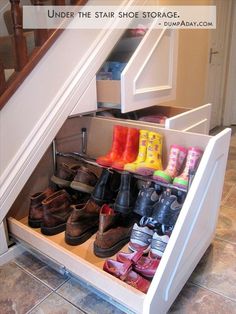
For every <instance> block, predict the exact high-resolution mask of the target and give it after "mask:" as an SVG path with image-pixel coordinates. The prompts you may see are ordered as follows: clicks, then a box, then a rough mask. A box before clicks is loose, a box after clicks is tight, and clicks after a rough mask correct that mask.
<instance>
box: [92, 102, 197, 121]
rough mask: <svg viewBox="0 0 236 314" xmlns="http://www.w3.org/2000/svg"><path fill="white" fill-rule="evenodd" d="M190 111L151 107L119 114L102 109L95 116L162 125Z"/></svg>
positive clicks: (119, 112) (178, 108)
mask: <svg viewBox="0 0 236 314" xmlns="http://www.w3.org/2000/svg"><path fill="white" fill-rule="evenodd" d="M189 110H191V109H189V108H183V107H170V106H161V105H159V106H152V107H148V108H145V109H140V110H134V111H131V112H127V113H121V111H120V110H119V109H109V108H104V109H103V110H102V108H101V109H100V111H98V112H97V114H96V115H97V116H102V117H104V118H108V119H112V118H115V119H127V120H135V121H140V122H144V123H146V122H151V123H155V124H160V125H164V124H165V120H166V119H168V118H172V117H174V116H176V115H179V114H181V113H184V112H187V111H189Z"/></svg>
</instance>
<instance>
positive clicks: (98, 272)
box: [8, 117, 231, 314]
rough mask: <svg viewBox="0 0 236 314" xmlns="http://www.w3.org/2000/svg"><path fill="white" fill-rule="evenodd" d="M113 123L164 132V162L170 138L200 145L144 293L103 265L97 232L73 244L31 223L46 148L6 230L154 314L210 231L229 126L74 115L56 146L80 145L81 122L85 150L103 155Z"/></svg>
mask: <svg viewBox="0 0 236 314" xmlns="http://www.w3.org/2000/svg"><path fill="white" fill-rule="evenodd" d="M117 124H119V125H122V126H126V127H128V128H137V129H145V130H148V131H154V132H158V133H160V134H162V135H163V163H164V166H166V163H167V160H168V155H167V154H168V151H169V149H170V146H171V145H173V144H178V145H182V146H185V147H190V146H198V147H200V148H201V149H202V150H203V151H204V153H203V155H202V158H201V161H200V164H199V166H198V170H197V172H196V174H195V177H194V179H193V181H192V184H191V186H190V189H189V191H188V193H187V196H186V199H185V201H184V204H183V207H182V209H181V211H180V214H179V217H178V220H177V222H176V224H175V227H174V229H173V232H172V234H171V236H170V240H169V242H168V244H167V247H166V249H165V251H164V254H163V256H162V258H161V260H160V264H159V266H158V268H157V270H156V273H155V275H154V277H153V279H152V281H151V284H150V287H149V289H148V291H147V293H146V294H145V293H142V292H140V291H138V290H137V289H135V288H134V287H132V286H130V285H128V284H126V283H124V282H123V281H121V280H119V279H117V278H115V277H113V276H111V275H110V274H108V273H106V272H105V271H103V269H102V268H103V264H104V259H103V258H99V257H97V256H95V255H94V253H93V242H94V239H95V235H93V236H92V237H91V238H89V239H88V240H87V241H86V242H84V243H83V244H80V245H75V246H71V245H68V244H66V243H65V240H64V237H65V234H64V232H61V233H58V234H56V235H52V236H45V235H43V234H42V233H41V230H40V228H38V229H37V228H36V229H33V228H31V227H29V225H28V211H29V196H30V195H32V194H34V193H36V192H38V191H40V190H42V189H45V188H46V187H47V186H48V184H49V179H50V177H51V174H52V165H53V160H52V156H51V151H50V149H49V150H48V152H47V153H46V154H45V156H44V157H43V159H42V160H41V161H40V163H39V164H38V166H37V168H36V169H35V171H34V173H33V174H32V176H31V177H30V179H29V181H28V182H27V183H26V185H25V187H24V189H23V190H22V191H21V193H20V195H19V196H18V198H17V199H16V201H15V203H14V205H13V206H12V208H11V210H10V212H9V215H8V228H9V232H10V234H11V235H12V236H13V237H15V238H17V239H19V240H22V241H23V242H25V243H27V244H28V245H30V246H32V247H33V248H36V249H37V250H39V251H40V252H41V253H43V254H44V255H46V256H48V257H49V258H51V259H53V260H54V261H56V262H57V263H59V264H61V265H63V266H64V268H65V269H66V270H67V271H69V272H71V273H72V274H76V275H77V276H79V277H80V278H82V279H83V280H85V281H86V282H87V283H88V284H90V285H92V286H93V287H95V288H96V289H98V290H99V291H101V292H102V293H104V294H106V295H107V296H109V297H111V298H112V299H113V300H115V301H117V302H119V303H120V304H122V305H123V306H125V307H126V308H128V309H129V310H131V311H133V312H134V313H144V314H147V313H153V314H155V313H157V309H158V313H166V312H167V310H168V309H169V307H170V306H171V304H172V303H173V301H174V300H175V298H176V296H177V295H178V293H179V292H180V290H181V289H182V287H183V285H184V284H185V282H186V280H187V279H188V278H189V276H190V274H191V273H192V271H193V270H194V268H195V267H196V265H197V263H198V261H199V260H200V258H201V257H202V255H203V253H204V252H205V250H206V249H207V247H208V246H209V245H210V243H211V241H212V238H213V236H214V232H215V227H216V223H217V216H218V208H219V204H220V198H221V192H222V187H223V180H224V173H225V167H226V161H227V154H228V148H229V141H230V134H231V131H230V129H225V130H224V131H222V132H221V133H219V134H218V135H216V136H214V137H211V136H208V135H202V134H195V133H188V132H182V131H177V130H169V129H165V128H159V127H156V126H154V125H151V124H145V123H143V124H140V123H136V122H135V121H132V122H131V121H124V120H123V121H122V120H120V121H117V120H114V119H105V118H101V117H74V118H71V119H68V120H67V121H66V123H65V124H64V126H63V127H62V129H61V130H60V132H59V133H58V135H57V137H56V143H57V149H58V150H59V151H60V152H69V151H75V150H76V148H78V147H80V146H81V138H80V137H79V136H78V134H79V133H80V132H81V129H82V128H86V130H87V154H88V155H89V156H91V157H94V158H96V157H98V156H101V155H104V153H106V152H107V151H108V150H109V149H110V147H111V144H112V134H113V128H114V126H115V125H117ZM216 178H217V179H216ZM126 249H127V248H126V247H125V248H123V250H126Z"/></svg>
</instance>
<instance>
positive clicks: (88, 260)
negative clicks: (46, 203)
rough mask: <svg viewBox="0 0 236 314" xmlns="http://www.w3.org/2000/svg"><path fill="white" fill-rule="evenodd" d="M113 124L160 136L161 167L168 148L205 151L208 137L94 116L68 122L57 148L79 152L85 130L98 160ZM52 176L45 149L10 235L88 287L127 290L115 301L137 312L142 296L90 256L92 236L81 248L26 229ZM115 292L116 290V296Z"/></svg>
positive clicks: (15, 209) (21, 196) (12, 218)
mask: <svg viewBox="0 0 236 314" xmlns="http://www.w3.org/2000/svg"><path fill="white" fill-rule="evenodd" d="M117 124H119V125H123V126H127V127H136V128H138V129H147V130H152V131H155V132H159V133H161V134H163V136H164V146H163V160H164V164H166V161H167V152H168V150H169V147H170V145H172V144H179V145H183V146H185V147H190V146H193V145H196V146H201V148H202V149H205V147H206V146H207V144H208V142H209V139H210V137H209V136H202V135H197V134H184V133H182V132H178V131H172V130H165V129H158V128H156V127H151V126H150V125H145V124H144V125H142V126H140V125H138V124H135V122H133V123H131V122H127V121H119V122H117V121H114V120H107V119H103V118H94V117H75V118H71V119H68V120H67V121H66V123H65V124H64V125H63V127H62V129H61V130H60V131H59V133H58V135H57V137H56V141H57V148H58V150H59V151H62V152H71V151H80V147H81V136H80V133H81V129H82V128H86V129H87V138H88V143H87V153H88V155H90V156H92V157H98V156H100V155H103V154H105V153H106V152H107V151H108V150H109V149H110V147H111V143H112V134H113V127H114V125H117ZM52 173H53V159H52V149H51V147H49V149H48V150H47V152H46V153H45V155H44V157H43V158H42V160H41V161H40V163H39V164H38V166H37V167H36V169H35V171H34V172H33V174H32V176H31V177H30V179H29V180H28V182H27V183H26V185H25V187H24V188H23V190H22V191H21V193H20V194H19V196H18V198H17V199H16V201H15V203H14V204H13V206H12V208H11V210H10V212H9V214H8V218H9V219H8V222H9V230H10V232H11V233H12V234H13V235H14V234H15V236H16V237H17V238H19V239H22V240H23V241H26V242H27V243H29V244H30V245H33V246H34V247H36V248H38V249H39V251H41V252H42V253H44V254H46V255H48V256H49V257H51V258H53V259H55V260H59V261H60V263H61V264H64V265H66V267H68V268H70V269H71V271H72V272H75V273H77V274H78V275H79V276H81V277H82V278H83V279H85V280H88V282H90V283H91V284H92V285H95V286H96V287H97V288H98V289H101V290H102V291H105V293H108V294H111V295H112V296H113V297H114V296H115V297H116V293H115V292H114V291H117V289H118V290H119V289H121V291H122V292H123V293H124V294H126V292H125V291H126V290H127V296H126V297H124V296H120V295H118V296H117V297H118V301H119V302H122V300H123V301H124V299H123V298H128V299H129V298H131V301H130V302H131V303H132V304H133V305H134V304H135V307H136V306H137V309H138V308H139V310H140V308H142V303H143V300H144V297H145V294H143V293H141V292H140V291H138V290H136V289H134V288H132V287H130V286H128V285H127V284H125V283H123V282H122V281H120V280H119V279H116V278H114V277H112V276H111V275H109V274H107V273H106V272H104V271H103V270H102V267H103V263H104V259H102V258H98V257H96V256H95V255H94V254H93V242H94V238H95V236H92V237H91V238H90V239H89V240H87V241H86V242H85V243H83V244H82V245H77V246H70V245H68V244H66V243H65V241H64V232H62V233H59V234H57V235H54V236H44V235H42V234H41V232H40V229H32V228H30V227H29V226H28V223H27V216H28V209H29V196H30V195H32V194H34V193H36V192H38V191H40V190H43V189H45V188H46V187H47V186H48V185H49V182H50V178H51V175H52ZM157 273H158V269H157ZM108 283H109V284H112V286H114V288H113V289H112V291H109V287H106V285H107V284H108ZM119 293H120V291H119V292H118V294H119ZM128 303H129V302H128ZM126 306H127V304H126Z"/></svg>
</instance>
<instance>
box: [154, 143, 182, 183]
mask: <svg viewBox="0 0 236 314" xmlns="http://www.w3.org/2000/svg"><path fill="white" fill-rule="evenodd" d="M186 156H187V149H186V148H185V147H183V146H180V145H171V147H170V155H169V161H168V165H167V167H166V169H165V170H157V171H155V172H154V174H153V179H154V180H158V181H161V182H164V183H172V181H173V179H174V178H175V177H176V176H178V175H179V173H180V171H181V169H182V167H183V163H184V160H185V158H186Z"/></svg>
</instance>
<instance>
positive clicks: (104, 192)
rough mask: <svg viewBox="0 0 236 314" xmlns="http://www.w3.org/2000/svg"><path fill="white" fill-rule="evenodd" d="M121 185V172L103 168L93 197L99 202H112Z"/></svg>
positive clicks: (101, 203)
mask: <svg viewBox="0 0 236 314" xmlns="http://www.w3.org/2000/svg"><path fill="white" fill-rule="evenodd" d="M119 186H120V174H119V173H117V172H115V171H112V170H110V169H103V171H102V174H101V176H100V178H99V179H98V181H97V184H96V186H95V188H94V190H93V192H92V193H91V198H92V199H93V200H94V201H95V202H96V203H97V204H98V205H103V204H104V203H111V202H112V201H114V199H115V198H116V196H117V193H118V190H119Z"/></svg>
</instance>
